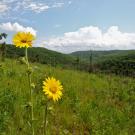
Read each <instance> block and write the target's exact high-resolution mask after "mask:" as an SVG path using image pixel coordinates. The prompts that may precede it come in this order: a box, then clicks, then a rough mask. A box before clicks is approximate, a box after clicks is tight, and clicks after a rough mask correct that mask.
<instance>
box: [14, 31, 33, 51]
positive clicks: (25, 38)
mask: <svg viewBox="0 0 135 135" xmlns="http://www.w3.org/2000/svg"><path fill="white" fill-rule="evenodd" d="M34 39H35V37H34V35H32V34H31V33H30V32H18V33H17V34H15V35H14V37H13V44H14V45H15V46H16V47H20V48H22V47H26V48H28V47H32V41H33V40H34Z"/></svg>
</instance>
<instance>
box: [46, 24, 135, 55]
mask: <svg viewBox="0 0 135 135" xmlns="http://www.w3.org/2000/svg"><path fill="white" fill-rule="evenodd" d="M44 44H45V45H46V46H47V48H49V49H52V50H56V51H60V52H66V53H68V52H73V51H79V50H90V49H93V50H110V49H135V33H127V32H121V31H120V30H119V28H118V26H111V27H110V28H108V30H107V31H106V32H103V31H102V30H101V29H100V28H99V27H95V26H88V27H83V28H80V29H78V30H77V31H75V32H67V33H64V35H63V36H61V37H54V38H50V39H48V40H47V41H45V42H44Z"/></svg>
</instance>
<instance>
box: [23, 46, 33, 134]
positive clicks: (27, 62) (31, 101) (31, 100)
mask: <svg viewBox="0 0 135 135" xmlns="http://www.w3.org/2000/svg"><path fill="white" fill-rule="evenodd" d="M25 59H26V64H27V68H28V70H29V61H28V51H27V48H26V49H25ZM28 80H29V88H30V104H31V128H32V135H35V132H34V123H33V120H34V109H33V92H32V88H31V73H29V72H28Z"/></svg>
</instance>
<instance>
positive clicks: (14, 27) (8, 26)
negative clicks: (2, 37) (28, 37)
mask: <svg viewBox="0 0 135 135" xmlns="http://www.w3.org/2000/svg"><path fill="white" fill-rule="evenodd" d="M0 29H3V30H6V31H11V32H19V31H24V32H30V33H32V34H33V35H36V30H35V29H33V28H32V27H24V26H22V25H20V24H19V23H17V22H16V23H11V22H8V23H2V24H0Z"/></svg>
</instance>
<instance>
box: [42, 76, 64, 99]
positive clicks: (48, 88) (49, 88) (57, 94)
mask: <svg viewBox="0 0 135 135" xmlns="http://www.w3.org/2000/svg"><path fill="white" fill-rule="evenodd" d="M62 90H63V86H62V85H61V82H60V81H59V80H56V79H55V78H53V77H51V78H50V77H48V78H47V79H46V80H45V81H43V92H44V93H45V95H47V97H48V98H49V99H52V100H53V101H54V102H56V101H58V100H59V99H61V96H62Z"/></svg>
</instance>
